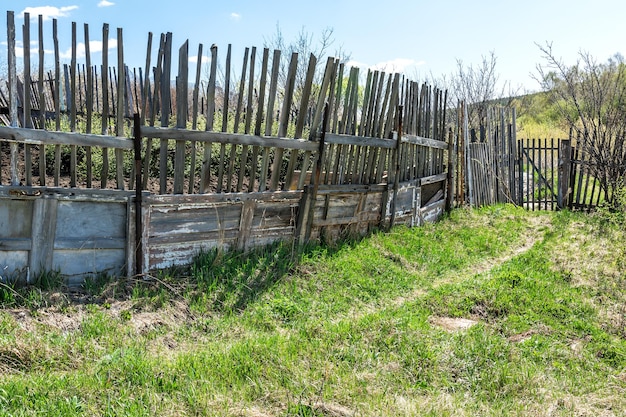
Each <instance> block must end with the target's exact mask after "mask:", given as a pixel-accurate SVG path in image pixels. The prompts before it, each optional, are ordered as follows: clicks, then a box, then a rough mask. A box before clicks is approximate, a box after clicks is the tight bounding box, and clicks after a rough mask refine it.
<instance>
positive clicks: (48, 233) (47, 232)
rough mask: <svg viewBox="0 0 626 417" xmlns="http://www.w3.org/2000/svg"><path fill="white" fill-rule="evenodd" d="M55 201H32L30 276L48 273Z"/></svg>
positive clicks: (42, 199) (53, 233)
mask: <svg viewBox="0 0 626 417" xmlns="http://www.w3.org/2000/svg"><path fill="white" fill-rule="evenodd" d="M56 218H57V200H56V199H55V198H38V199H36V200H35V201H34V207H33V218H32V238H31V240H32V247H31V250H30V254H29V267H30V271H31V273H32V274H34V275H37V274H39V273H42V272H45V271H50V270H51V269H52V257H53V253H54V247H55V239H54V238H55V231H56Z"/></svg>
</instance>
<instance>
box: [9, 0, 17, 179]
mask: <svg viewBox="0 0 626 417" xmlns="http://www.w3.org/2000/svg"><path fill="white" fill-rule="evenodd" d="M7 42H8V45H7V46H8V56H9V63H8V64H9V117H10V119H11V127H18V111H17V68H16V64H15V15H14V13H13V12H12V11H7ZM10 148H11V165H10V169H11V171H10V172H11V180H10V184H11V185H19V184H20V175H19V171H18V155H19V153H18V147H17V143H12V144H10Z"/></svg>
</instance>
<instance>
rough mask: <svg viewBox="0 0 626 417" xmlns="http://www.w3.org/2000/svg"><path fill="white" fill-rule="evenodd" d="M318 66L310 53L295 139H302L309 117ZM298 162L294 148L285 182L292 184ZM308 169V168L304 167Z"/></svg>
mask: <svg viewBox="0 0 626 417" xmlns="http://www.w3.org/2000/svg"><path fill="white" fill-rule="evenodd" d="M316 67H317V58H316V57H315V55H313V54H310V56H309V66H308V68H307V73H306V78H305V80H304V89H303V90H302V95H301V99H300V107H299V111H298V117H297V120H296V132H295V134H294V138H295V139H300V138H301V137H302V132H303V130H304V122H305V120H306V117H307V109H308V107H309V98H310V97H311V88H312V85H313V77H314V75H315V68H316ZM309 158H310V154H309V155H307V156H305V157H304V160H306V161H308V159H309ZM297 162H298V152H297V151H296V150H292V151H291V154H290V155H289V164H288V165H287V175H286V177H285V184H287V186H288V184H291V180H292V178H293V171H294V170H295V168H296V164H297ZM304 171H306V169H304Z"/></svg>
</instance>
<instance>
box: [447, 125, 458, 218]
mask: <svg viewBox="0 0 626 417" xmlns="http://www.w3.org/2000/svg"><path fill="white" fill-rule="evenodd" d="M454 142H455V138H454V134H453V133H452V129H450V130H449V131H448V190H447V194H448V195H447V198H446V211H450V209H452V205H453V204H454V192H455V191H454V186H455V183H454V179H455V178H456V152H455V146H454Z"/></svg>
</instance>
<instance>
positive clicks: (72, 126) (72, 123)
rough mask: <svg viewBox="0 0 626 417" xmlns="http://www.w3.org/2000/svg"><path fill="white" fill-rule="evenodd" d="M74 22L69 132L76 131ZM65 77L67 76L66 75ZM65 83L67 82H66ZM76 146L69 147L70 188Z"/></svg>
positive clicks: (73, 180) (74, 25)
mask: <svg viewBox="0 0 626 417" xmlns="http://www.w3.org/2000/svg"><path fill="white" fill-rule="evenodd" d="M76 43H77V40H76V22H72V58H71V61H70V91H69V95H68V97H66V100H68V101H69V103H71V104H70V131H71V132H75V131H76V111H77V108H76V107H77V103H76V91H77V88H76V70H77V68H76V53H77V52H76ZM66 75H67V74H66ZM66 82H67V80H66ZM76 162H77V161H76V145H70V187H72V188H74V187H76Z"/></svg>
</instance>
